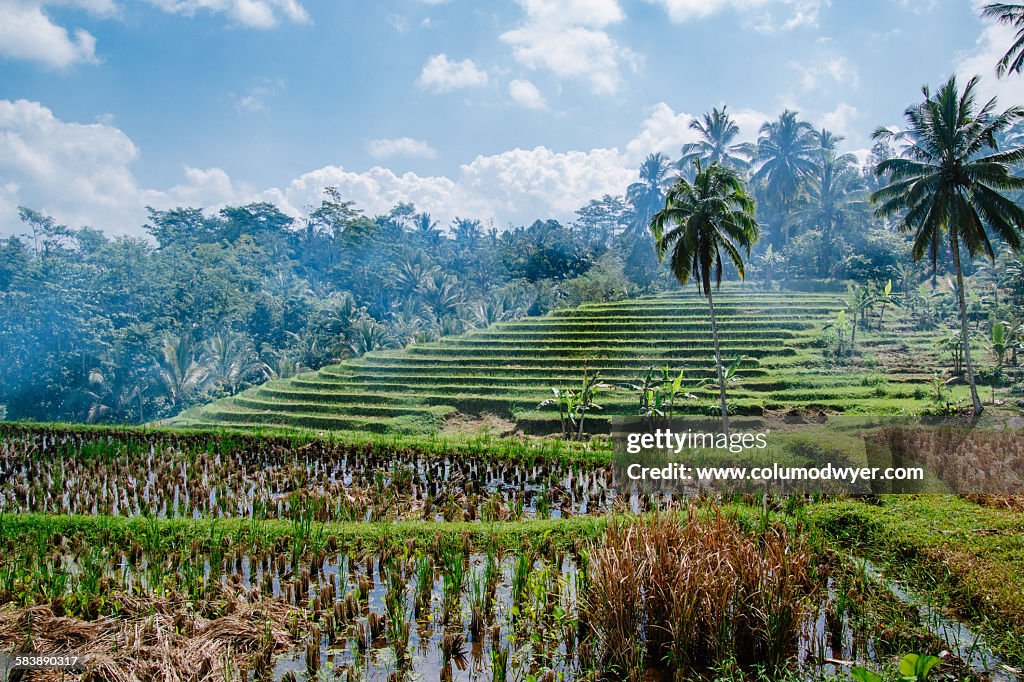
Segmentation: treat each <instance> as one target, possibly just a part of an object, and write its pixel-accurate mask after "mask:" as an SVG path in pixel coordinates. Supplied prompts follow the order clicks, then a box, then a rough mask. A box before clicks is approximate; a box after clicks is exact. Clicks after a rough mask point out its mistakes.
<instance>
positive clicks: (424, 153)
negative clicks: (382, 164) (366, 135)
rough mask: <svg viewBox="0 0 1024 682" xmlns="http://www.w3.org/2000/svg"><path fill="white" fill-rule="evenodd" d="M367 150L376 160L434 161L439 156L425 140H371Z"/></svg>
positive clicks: (403, 138) (397, 138) (398, 138)
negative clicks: (400, 157)
mask: <svg viewBox="0 0 1024 682" xmlns="http://www.w3.org/2000/svg"><path fill="white" fill-rule="evenodd" d="M366 149H367V151H369V152H370V156H372V157H373V158H375V159H388V158H391V157H393V156H407V157H413V158H420V159H433V158H434V157H436V156H437V150H436V149H434V148H433V147H431V146H430V145H429V144H427V143H426V142H425V141H424V140H414V139H412V138H411V137H395V138H381V139H377V140H370V142H369V143H368V144H367V145H366Z"/></svg>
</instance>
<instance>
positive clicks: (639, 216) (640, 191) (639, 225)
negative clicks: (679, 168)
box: [626, 152, 672, 236]
mask: <svg viewBox="0 0 1024 682" xmlns="http://www.w3.org/2000/svg"><path fill="white" fill-rule="evenodd" d="M671 170H672V164H671V163H670V162H669V160H668V157H667V156H665V155H664V154H662V153H661V152H658V153H657V154H650V155H648V156H647V158H646V159H644V162H643V163H642V164H641V165H640V182H634V183H633V184H632V185H630V186H629V187H628V188H626V201H628V202H629V203H630V205H632V206H633V211H634V213H635V215H636V220H635V222H634V223H633V224H632V226H631V227H632V228H633V231H632V235H631V236H636V235H637V234H638V233H643V232H646V231H647V226H648V225H649V224H650V223H651V217H652V216H654V214H655V213H657V212H658V209H660V208H661V205H662V203H663V202H664V201H665V189H666V187H667V186H668V185H669V183H671V182H672V176H671V174H670V172H671ZM627 229H628V228H627Z"/></svg>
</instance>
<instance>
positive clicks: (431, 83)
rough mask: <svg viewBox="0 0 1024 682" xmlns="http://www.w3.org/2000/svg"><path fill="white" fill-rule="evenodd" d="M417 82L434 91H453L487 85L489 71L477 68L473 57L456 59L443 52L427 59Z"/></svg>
mask: <svg viewBox="0 0 1024 682" xmlns="http://www.w3.org/2000/svg"><path fill="white" fill-rule="evenodd" d="M416 83H417V84H418V85H419V86H420V87H421V88H424V89H427V90H433V91H434V92H451V91H452V90H459V89H461V88H476V87H480V86H483V85H487V73H486V72H485V71H483V70H481V69H479V68H477V65H476V64H475V63H473V60H472V59H463V60H462V61H454V60H451V59H448V56H447V55H445V54H444V53H442V54H436V55H434V56H433V57H431V58H430V59H428V60H427V63H426V64H424V65H423V71H422V72H420V77H419V79H418V80H417V81H416Z"/></svg>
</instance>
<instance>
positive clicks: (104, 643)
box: [0, 592, 296, 682]
mask: <svg viewBox="0 0 1024 682" xmlns="http://www.w3.org/2000/svg"><path fill="white" fill-rule="evenodd" d="M111 598H112V599H117V600H118V601H119V602H120V603H121V607H122V608H121V613H120V615H118V616H109V617H103V618H100V619H98V620H94V621H82V620H77V619H73V618H67V617H64V616H58V615H55V614H54V613H53V611H52V610H51V609H50V607H48V606H34V607H31V608H13V607H11V606H7V607H3V608H0V645H2V646H3V647H4V648H5V649H6V650H16V651H19V652H22V653H37V654H44V653H45V654H61V653H66V654H76V655H79V656H81V657H82V661H83V666H84V668H85V670H86V675H85V676H84V678H83V679H86V680H97V681H99V680H102V681H104V682H107V681H109V682H143V681H149V680H163V681H165V682H179V681H180V682H185V681H188V682H207V681H213V680H217V681H223V680H231V679H244V677H242V671H244V670H245V669H246V668H250V667H252V666H253V664H254V662H256V661H263V662H264V663H265V664H269V662H270V661H271V657H272V655H273V654H274V653H280V652H282V651H284V650H286V649H289V648H293V647H294V646H295V641H296V640H295V639H294V637H293V635H292V633H291V632H289V629H288V624H289V622H290V621H292V620H293V617H294V609H292V608H291V607H289V606H288V605H287V604H285V603H284V602H283V601H281V600H277V599H262V600H259V601H255V602H249V601H248V600H247V598H246V595H245V593H241V592H235V593H231V592H224V593H223V594H221V595H220V596H219V599H220V603H221V604H222V605H223V608H222V613H223V615H221V616H219V617H216V618H212V619H207V618H203V617H202V616H200V615H198V614H196V613H195V612H194V611H193V610H192V609H191V608H190V606H189V605H188V603H186V602H185V601H183V600H178V599H165V598H156V597H150V598H146V599H139V598H134V597H131V596H128V595H116V596H112V597H111ZM257 666H258V664H257ZM30 679H33V680H60V679H66V678H64V677H62V674H61V673H60V672H59V671H35V672H33V673H32V676H31V678H30Z"/></svg>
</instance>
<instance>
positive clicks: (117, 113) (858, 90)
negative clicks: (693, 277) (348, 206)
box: [0, 0, 1024, 235]
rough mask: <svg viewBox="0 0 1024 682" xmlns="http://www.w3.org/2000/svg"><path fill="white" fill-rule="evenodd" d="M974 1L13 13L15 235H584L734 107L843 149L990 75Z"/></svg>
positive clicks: (995, 47) (172, 7)
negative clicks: (225, 209) (147, 231)
mask: <svg viewBox="0 0 1024 682" xmlns="http://www.w3.org/2000/svg"><path fill="white" fill-rule="evenodd" d="M978 5H979V3H978V2H977V0H493V1H484V0H374V1H373V2H364V1H361V0H0V234H17V233H20V232H23V231H24V227H23V226H22V225H21V224H20V223H19V221H18V211H17V207H18V206H28V207H31V208H34V209H36V210H40V211H43V212H46V213H48V214H51V215H53V216H54V217H55V218H56V219H57V220H58V221H60V222H61V223H63V224H67V225H70V226H72V227H79V226H83V225H89V226H91V227H95V228H99V229H102V230H104V231H105V232H107V233H109V234H130V235H141V234H143V233H144V232H143V229H142V225H143V224H144V222H145V219H146V211H145V207H146V206H152V207H154V208H158V209H167V208H172V207H175V206H201V207H207V208H210V209H216V208H219V207H222V206H224V205H228V204H241V203H246V202H249V201H271V202H273V203H275V204H277V205H278V206H279V207H280V208H281V209H282V210H284V211H286V212H287V213H289V214H291V215H294V216H296V217H301V216H302V215H303V214H304V212H305V211H307V210H308V209H309V207H310V206H313V205H315V204H317V203H318V202H319V200H320V198H321V196H322V191H323V188H324V187H327V186H336V187H338V188H339V189H340V190H341V192H342V194H343V195H345V196H347V197H349V198H351V199H353V200H354V201H355V202H356V203H357V206H358V207H359V208H361V209H362V210H364V211H366V212H367V213H368V214H369V215H374V214H379V213H385V212H387V210H388V209H389V208H390V207H391V206H393V205H394V204H395V203H397V202H399V201H411V202H413V203H414V204H415V205H416V206H417V208H418V209H420V210H424V211H427V212H429V213H431V215H432V216H433V217H434V218H435V219H437V220H439V221H441V223H442V224H446V223H447V222H448V221H450V220H451V219H452V218H454V217H456V216H459V217H464V218H479V219H481V220H482V221H484V222H485V223H486V224H493V225H494V226H496V227H498V228H499V229H504V228H505V227H507V226H509V225H520V224H529V223H530V222H532V221H533V220H535V219H547V218H555V219H558V220H562V221H571V220H572V218H573V214H574V211H575V210H576V209H577V208H579V207H580V206H582V205H584V204H585V203H586V202H587V201H588V200H590V199H592V198H599V197H601V196H603V195H604V194H612V195H621V194H623V193H624V191H625V188H626V186H628V184H629V183H631V182H633V181H635V180H636V178H637V171H636V169H637V167H638V166H639V164H640V162H641V161H642V160H643V158H644V157H645V156H646V155H647V154H649V153H652V152H656V151H660V152H664V153H666V154H668V155H669V156H670V157H672V158H677V157H678V156H679V148H680V146H681V145H682V144H684V143H686V142H689V141H692V140H693V139H694V136H695V133H694V132H693V131H691V130H690V129H689V128H688V123H689V122H690V120H691V119H692V118H693V117H694V116H698V115H700V114H701V113H703V112H705V111H707V110H709V109H711V108H712V107H714V106H721V105H723V104H724V105H728V108H729V111H730V113H732V114H733V116H734V117H735V118H736V120H737V121H738V122H739V124H740V126H741V129H742V136H743V138H744V139H750V140H753V139H755V138H756V136H757V129H758V127H759V126H760V125H761V124H762V123H763V122H764V121H765V120H767V119H769V118H772V117H775V116H777V115H778V114H779V112H781V111H782V110H783V109H784V108H791V109H795V110H797V111H799V112H800V114H801V116H802V117H803V118H805V119H807V120H809V121H810V122H812V123H813V124H814V125H815V126H816V127H819V128H820V127H823V126H824V127H827V128H829V129H831V130H833V131H835V132H838V133H840V134H842V135H844V136H845V137H846V141H845V142H844V146H845V148H846V149H847V150H849V151H853V152H856V153H858V154H860V155H862V156H863V155H865V154H866V150H867V148H869V147H870V133H871V131H872V130H874V129H875V128H876V127H877V126H879V125H895V124H899V123H900V121H901V114H902V111H903V109H904V108H905V107H906V106H907V105H908V104H910V103H912V102H913V101H915V100H916V99H918V96H919V93H920V88H921V86H922V85H924V84H931V85H933V86H934V85H936V84H938V83H940V82H941V81H942V80H943V79H945V78H946V77H948V76H949V75H950V74H952V73H959V74H962V75H964V76H970V75H974V74H980V75H981V76H982V78H983V81H982V82H983V92H984V93H985V94H987V95H998V96H999V98H1000V103H1001V104H1002V105H1003V106H1008V105H1010V104H1024V76H1018V77H1010V78H1005V79H1002V80H998V81H997V79H996V78H995V73H994V67H995V63H996V61H997V59H998V58H999V57H1000V56H1001V55H1002V52H1003V51H1004V50H1005V48H1006V46H1007V45H1009V42H1010V40H1011V38H1012V32H1010V31H1009V29H1006V28H1004V27H1000V26H996V25H993V24H992V23H991V22H986V21H983V20H982V19H980V18H979V15H978Z"/></svg>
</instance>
